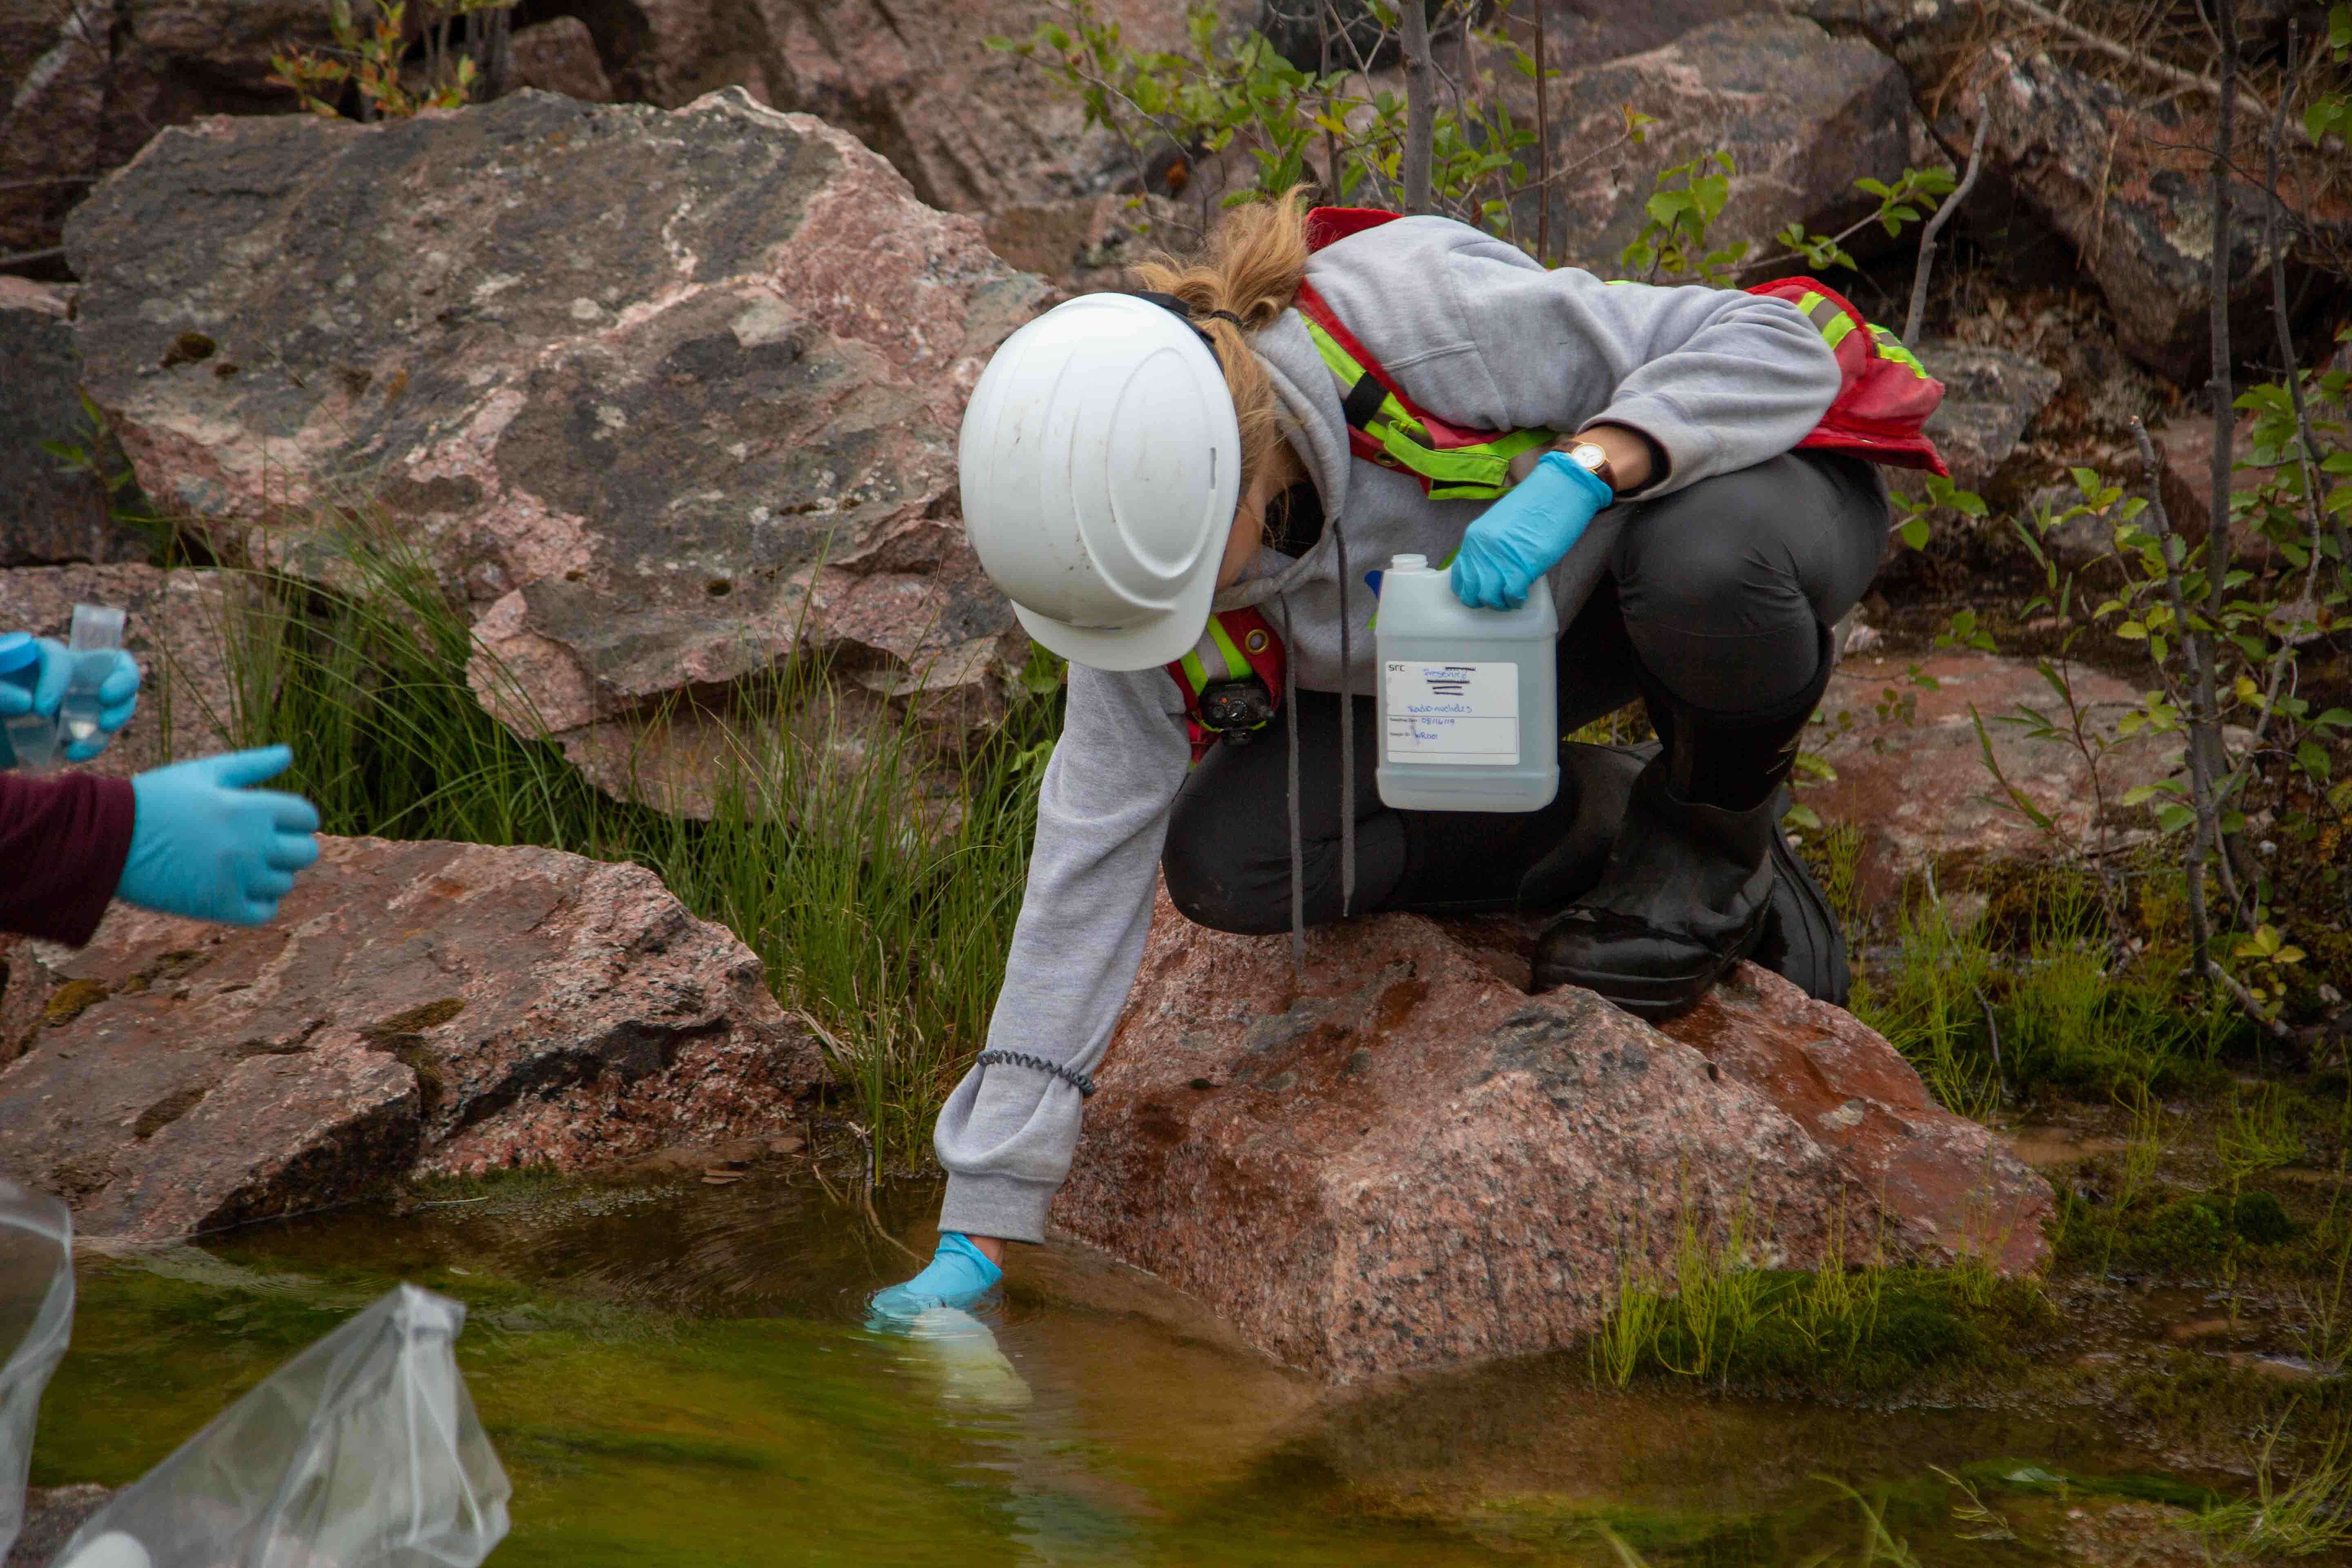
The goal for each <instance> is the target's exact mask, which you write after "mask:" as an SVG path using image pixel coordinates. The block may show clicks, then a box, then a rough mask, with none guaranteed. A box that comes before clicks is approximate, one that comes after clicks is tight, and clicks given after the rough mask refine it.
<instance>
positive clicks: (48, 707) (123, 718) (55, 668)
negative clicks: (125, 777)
mask: <svg viewBox="0 0 2352 1568" xmlns="http://www.w3.org/2000/svg"><path fill="white" fill-rule="evenodd" d="M33 646H34V647H36V648H38V649H39V650H40V662H39V664H38V665H37V667H36V668H37V669H38V670H39V671H40V674H39V677H38V679H36V681H35V682H34V685H33V689H32V690H30V691H27V690H26V689H24V688H23V687H21V686H18V685H17V684H16V683H15V682H14V681H9V680H0V719H13V718H15V717H16V715H18V714H20V713H38V714H39V715H40V716H41V717H42V718H44V719H54V718H56V717H57V716H58V704H60V703H62V702H63V701H64V700H65V696H66V686H67V684H68V682H69V681H71V680H72V679H73V673H74V670H75V668H77V667H79V665H81V664H82V663H84V662H85V661H87V662H88V663H89V664H91V665H94V666H97V667H100V668H103V669H104V671H105V673H104V674H103V675H101V676H99V677H98V702H99V713H98V733H96V734H94V735H91V736H89V737H88V738H86V739H84V740H79V741H76V742H73V743H72V744H70V745H68V747H67V748H66V749H65V753H64V755H65V760H66V761H68V762H69V763H86V762H88V761H89V760H90V758H92V757H94V756H96V755H98V753H99V752H102V751H104V750H106V743H107V742H109V741H111V740H113V739H114V732H115V731H117V730H120V729H121V728H122V726H124V725H125V724H128V723H130V722H131V714H132V713H133V712H135V711H137V710H138V707H139V664H138V661H137V660H135V659H133V658H131V656H130V655H129V654H127V653H125V652H123V651H122V650H121V648H119V647H110V648H87V649H84V650H82V651H80V652H76V651H75V650H73V649H72V648H69V647H66V645H65V644H63V643H61V642H59V641H58V639H57V638H55V637H35V638H34V639H33ZM59 739H63V737H62V736H60V737H59Z"/></svg>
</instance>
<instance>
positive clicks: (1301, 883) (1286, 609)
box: [1278, 594, 1307, 990]
mask: <svg viewBox="0 0 2352 1568" xmlns="http://www.w3.org/2000/svg"><path fill="white" fill-rule="evenodd" d="M1278 602H1279V603H1280V604H1281V605H1282V641H1283V647H1285V649H1286V657H1285V658H1284V659H1283V661H1282V721H1283V727H1284V731H1285V733H1286V738H1287V739H1288V740H1289V742H1290V745H1289V748H1288V757H1289V761H1288V763H1287V767H1288V769H1289V777H1288V781H1287V783H1288V790H1287V794H1288V795H1289V804H1290V966H1291V969H1292V971H1293V973H1294V974H1295V975H1296V977H1297V981H1298V984H1299V986H1300V988H1301V989H1302V990H1303V989H1304V988H1305V987H1306V984H1307V847H1306V839H1305V837H1304V836H1303V835H1302V834H1301V833H1300V832H1299V827H1298V641H1297V638H1296V637H1292V636H1291V635H1290V595H1287V594H1284V595H1279V599H1278Z"/></svg>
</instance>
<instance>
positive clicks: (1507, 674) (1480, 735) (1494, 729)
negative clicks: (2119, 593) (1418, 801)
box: [1384, 658, 1519, 767]
mask: <svg viewBox="0 0 2352 1568" xmlns="http://www.w3.org/2000/svg"><path fill="white" fill-rule="evenodd" d="M1386 679H1387V682H1388V700H1389V713H1388V725H1389V729H1388V734H1387V735H1386V736H1385V737H1384V740H1385V742H1386V745H1387V747H1388V752H1387V755H1388V760H1389V761H1391V762H1392V763H1440V764H1447V763H1466V764H1469V765H1473V766H1479V765H1483V766H1488V767H1516V766H1517V765H1518V761H1519V667H1518V666H1517V665H1516V664H1512V663H1509V662H1507V661H1501V660H1490V661H1488V662H1486V663H1481V664H1425V663H1423V662H1422V661H1420V660H1418V659H1402V658H1392V659H1389V660H1387V661H1386Z"/></svg>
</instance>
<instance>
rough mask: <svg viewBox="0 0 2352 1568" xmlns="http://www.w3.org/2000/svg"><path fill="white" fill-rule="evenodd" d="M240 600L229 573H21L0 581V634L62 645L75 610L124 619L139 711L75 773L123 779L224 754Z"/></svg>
mask: <svg viewBox="0 0 2352 1568" xmlns="http://www.w3.org/2000/svg"><path fill="white" fill-rule="evenodd" d="M239 599H240V594H239V588H238V580H237V578H236V575H235V574H232V573H226V572H196V571H180V570H165V569H163V568H161V567H155V566H133V565H116V566H26V567H18V568H17V569H16V570H15V571H9V572H0V631H27V632H31V633H33V634H34V635H36V636H37V637H56V638H58V639H59V640H60V641H63V640H64V639H65V638H67V637H68V636H70V635H71V633H72V630H73V607H74V606H75V605H112V606H113V607H115V608H117V609H121V610H126V611H128V612H130V614H129V617H128V618H127V619H126V620H125V622H124V623H123V628H122V646H123V647H124V648H125V649H126V650H128V651H129V653H130V654H131V658H135V659H137V660H138V661H139V680H140V685H139V710H138V711H137V712H135V713H133V714H132V715H131V722H130V723H128V724H126V725H124V726H123V727H122V729H121V731H119V732H118V733H117V734H116V735H115V737H114V740H113V742H112V743H110V745H109V746H108V747H107V748H106V750H105V751H103V752H100V753H99V754H98V755H97V756H96V757H94V758H92V759H91V760H90V761H89V762H88V763H80V764H78V765H79V767H80V768H82V769H83V770H85V771H87V772H89V773H104V774H106V775H108V776H109V777H113V778H127V777H129V776H130V775H131V774H132V773H141V772H143V771H144V770H146V769H148V768H152V767H156V766H159V765H161V764H162V763H169V762H184V761H186V760H187V759H188V758H190V757H201V756H206V755H209V754H211V753H212V752H220V751H226V750H228V749H229V748H230V746H231V744H232V741H231V737H232V736H233V735H234V733H235V732H236V684H235V680H234V678H233V677H232V675H231V673H230V667H231V654H230V648H231V647H232V639H233V638H234V637H235V636H236V631H235V626H236V624H237V623H236V616H237V613H238V612H237V609H236V605H237V604H238V602H239Z"/></svg>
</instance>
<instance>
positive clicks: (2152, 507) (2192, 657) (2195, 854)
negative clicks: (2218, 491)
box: [2131, 415, 2214, 973]
mask: <svg viewBox="0 0 2352 1568" xmlns="http://www.w3.org/2000/svg"><path fill="white" fill-rule="evenodd" d="M2131 430H2132V439H2133V440H2135V441H2137V442H2138V443H2139V460H2140V463H2141V465H2142V466H2143V467H2145V468H2147V506H2148V516H2150V517H2152V518H2154V519H2155V520H2156V544H2157V553H2158V555H2159V556H2161V557H2162V558H2163V561H2164V586H2165V592H2166V594H2167V595H2168V597H2169V598H2170V599H2171V600H2172V618H2173V621H2174V623H2175V624H2176V625H2177V626H2179V630H2180V648H2181V652H2182V653H2184V654H2186V655H2187V656H2188V658H2189V666H2190V668H2189V675H2190V678H2191V682H2190V687H2189V742H2188V744H2187V745H2186V746H2185V747H2183V748H2182V754H2183V756H2184V757H2185V758H2186V760H2187V761H2188V763H2189V809H2190V810H2191V811H2192V812H2193V813H2194V814H2195V815H2196V818H2197V821H2196V824H2195V826H2193V827H2192V828H2191V830H2190V832H2189V844H2188V847H2186V848H2185V849H2183V850H2182V852H2181V872H2182V876H2183V878H2184V879H2185V881H2186V884H2187V887H2186V891H2187V893H2188V895H2189V965H2190V967H2191V968H2193V969H2195V970H2197V971H2198V972H2199V973H2203V971H2204V968H2205V966H2206V965H2207V964H2208V963H2211V962H2212V959H2211V949H2212V940H2213V932H2212V923H2211V921H2210V919H2209V918H2208V917H2207V915H2206V912H2205V843H2206V837H2205V832H2206V826H2207V824H2209V823H2210V822H2211V821H2212V820H2213V815H2214V814H2213V786H2212V780H2211V779H2210V777H2209V776H2208V775H2207V773H2206V772H2205V752H2204V750H2203V748H2201V747H2200V746H2199V745H2198V743H2197V734H2198V728H2199V726H2200V724H2202V723H2203V722H2204V717H2203V713H2202V709H2203V707H2204V703H2205V700H2206V694H2207V692H2208V691H2209V690H2210V682H2208V681H2206V680H2204V679H2202V678H2201V675H2200V670H2199V668H2198V664H2199V654H2198V651H2197V649H2198V642H2197V637H2196V634H2195V633H2194V632H2192V631H2191V630H2190V629H2189V599H2188V595H2187V594H2186V593H2184V592H2183V591H2182V589H2181V585H2180V563H2179V559H2178V558H2177V555H2176V552H2175V550H2174V546H2175V544H2176V543H2177V542H2179V535H2178V534H2176V533H2174V532H2173V531H2172V519H2171V518H2170V516H2168V514H2167V513H2166V511H2165V508H2164V465H2163V464H2162V463H2161V462H2159V461H2158V458H2157V455H2156V443H2154V442H2153V441H2151V440H2149V439H2148V437H2147V426H2146V425H2144V424H2142V423H2141V422H2140V419H2139V416H2137V415H2134V416H2132V422H2131ZM2152 651H2153V650H2151V652H2152Z"/></svg>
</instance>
